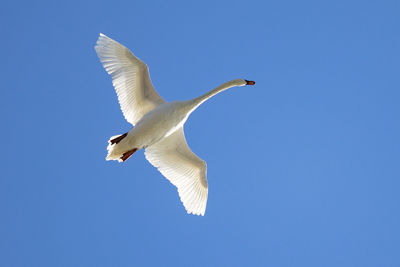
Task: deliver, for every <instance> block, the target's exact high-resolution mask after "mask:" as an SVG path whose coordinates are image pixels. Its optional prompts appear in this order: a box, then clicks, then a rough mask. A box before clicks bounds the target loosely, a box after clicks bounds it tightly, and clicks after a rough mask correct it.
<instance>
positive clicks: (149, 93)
mask: <svg viewBox="0 0 400 267" xmlns="http://www.w3.org/2000/svg"><path fill="white" fill-rule="evenodd" d="M95 49H96V52H97V55H98V56H99V59H100V61H101V63H102V64H103V67H104V68H105V69H106V71H107V72H108V74H110V75H111V77H112V82H113V85H114V88H115V91H116V92H117V95H118V100H119V104H120V106H121V110H122V113H123V114H124V117H125V119H126V120H127V121H128V122H130V123H131V124H133V125H135V124H136V123H137V122H138V121H139V120H140V119H141V118H142V117H143V115H145V114H146V113H147V112H149V111H151V110H153V109H154V108H155V107H157V106H158V105H160V104H162V103H164V102H165V101H164V99H162V98H161V96H160V95H159V94H158V93H157V92H156V91H155V90H154V87H153V85H152V84H151V80H150V75H149V69H148V67H147V65H146V64H145V63H144V62H143V61H141V60H140V59H138V58H137V57H135V56H134V55H133V54H132V53H131V52H130V51H129V50H128V49H127V48H126V47H125V46H123V45H121V44H120V43H118V42H117V41H114V40H113V39H111V38H109V37H107V36H105V35H104V34H102V33H100V36H99V39H98V40H97V43H96V46H95Z"/></svg>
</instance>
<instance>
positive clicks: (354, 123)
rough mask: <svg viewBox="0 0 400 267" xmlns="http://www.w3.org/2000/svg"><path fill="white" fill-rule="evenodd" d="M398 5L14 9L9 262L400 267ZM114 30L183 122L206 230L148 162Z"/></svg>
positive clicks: (2, 208) (4, 217)
mask: <svg viewBox="0 0 400 267" xmlns="http://www.w3.org/2000/svg"><path fill="white" fill-rule="evenodd" d="M399 11H400V4H399V2H398V1H201V2H189V1H182V2H174V1H156V2H155V1H112V2H110V1H83V2H81V1H63V2H55V1H48V2H45V1H22V2H17V1H3V3H2V8H1V9H0V23H1V25H3V27H2V28H1V30H0V31H1V35H2V41H1V42H0V48H1V51H3V53H2V59H3V64H1V65H0V71H1V74H2V76H1V77H2V86H1V87H2V90H0V94H1V95H0V101H1V105H0V114H1V120H2V124H3V128H2V129H3V130H2V131H1V134H0V135H1V140H3V142H2V148H3V153H2V154H1V156H0V159H1V169H2V171H1V178H0V213H1V215H0V254H1V256H0V265H1V266H41V267H43V266H52V267H53V266H307V267H310V266H342V267H343V266H400V256H399V251H400V230H399V225H400V214H399V203H400V196H399V188H400V181H399V178H400V167H399V166H400V165H399V159H400V155H399V151H400V142H399V136H400V126H399V115H400V108H399V99H400V90H399V89H400V80H399V69H400V66H399V62H400V52H399V46H400V35H399V30H400V17H399ZM100 32H103V33H105V34H107V35H108V36H110V37H111V38H114V39H116V40H118V41H119V42H121V43H123V44H124V45H126V46H127V47H129V48H130V49H131V50H132V51H133V52H134V53H135V54H136V55H137V56H138V57H140V58H141V59H142V60H144V61H145V62H146V63H147V64H148V65H149V67H150V74H151V77H152V81H153V84H154V87H155V88H156V89H157V90H158V92H159V93H160V95H162V96H163V97H164V98H165V99H166V100H177V99H189V98H193V97H196V96H198V95H200V94H203V93H204V92H206V91H207V90H210V89H212V88H214V87H216V86H217V85H219V84H221V83H223V82H225V81H228V80H231V79H235V78H245V79H251V80H255V81H256V82H257V84H256V86H254V87H241V88H232V89H230V90H229V91H227V92H224V93H222V94H220V95H218V96H216V97H215V98H213V99H212V100H210V101H208V102H207V103H205V104H204V105H203V106H201V107H200V108H199V109H198V110H196V111H195V112H194V113H193V114H192V115H191V117H190V118H189V120H188V122H187V123H186V125H185V132H186V137H187V140H188V143H189V145H190V147H191V149H192V150H193V151H194V152H195V153H196V154H197V155H199V156H200V157H201V158H203V159H204V160H206V162H207V164H208V182H209V199H208V207H207V211H206V216H205V217H198V216H193V215H187V214H186V212H185V210H184V208H183V206H182V205H181V203H180V201H179V198H178V194H177V192H176V190H175V188H174V186H173V185H171V184H170V183H169V182H168V181H167V180H166V179H164V178H163V176H162V175H161V174H160V173H158V171H157V170H156V169H155V168H153V167H152V166H151V165H150V164H149V163H148V162H147V161H146V160H145V158H144V156H143V152H142V151H141V152H137V153H136V154H135V155H134V156H133V157H132V158H131V159H129V160H128V161H127V162H126V163H124V164H118V163H116V162H106V161H105V155H106V145H107V143H106V142H107V140H108V138H109V137H110V136H111V135H114V134H118V133H123V132H125V131H127V130H128V129H129V127H130V125H129V124H128V123H127V122H126V121H125V120H124V118H123V116H122V113H121V112H120V109H119V106H118V102H117V98H116V95H115V92H114V89H113V87H112V84H111V80H110V78H109V77H108V75H107V74H106V72H105V71H104V70H103V68H102V66H101V64H100V63H99V60H98V59H97V56H96V54H95V51H94V48H93V47H94V45H95V42H96V39H97V37H98V34H99V33H100Z"/></svg>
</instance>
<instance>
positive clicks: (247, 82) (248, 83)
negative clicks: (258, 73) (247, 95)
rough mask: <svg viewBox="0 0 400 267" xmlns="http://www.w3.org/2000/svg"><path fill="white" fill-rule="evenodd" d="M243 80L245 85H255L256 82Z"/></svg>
mask: <svg viewBox="0 0 400 267" xmlns="http://www.w3.org/2000/svg"><path fill="white" fill-rule="evenodd" d="M245 81H246V85H255V84H256V82H255V81H248V80H245Z"/></svg>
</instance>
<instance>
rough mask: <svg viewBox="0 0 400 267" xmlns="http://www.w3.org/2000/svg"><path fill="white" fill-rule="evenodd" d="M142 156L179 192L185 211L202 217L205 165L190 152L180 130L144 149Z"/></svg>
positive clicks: (206, 194) (205, 182)
mask: <svg viewBox="0 0 400 267" xmlns="http://www.w3.org/2000/svg"><path fill="white" fill-rule="evenodd" d="M145 156H146V159H147V160H148V161H149V162H150V163H151V164H152V165H153V166H154V167H156V168H157V169H158V170H159V171H160V172H161V173H162V174H163V175H164V176H165V177H166V178H167V179H168V180H169V181H170V182H171V183H172V184H173V185H175V186H176V187H177V188H178V193H179V197H180V198H181V201H182V203H183V205H184V206H185V209H186V211H187V212H188V213H193V214H196V215H203V216H204V213H205V211H206V205H207V197H208V184H207V165H206V162H205V161H204V160H202V159H200V158H199V157H198V156H196V155H195V154H194V153H193V152H192V151H191V150H190V148H189V146H188V145H187V143H186V139H185V134H184V132H183V128H182V127H181V128H180V129H178V130H177V131H176V132H174V133H173V134H171V135H170V136H168V137H166V138H164V139H162V140H161V141H159V142H157V143H156V144H154V145H152V146H150V147H148V148H146V151H145Z"/></svg>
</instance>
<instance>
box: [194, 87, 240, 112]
mask: <svg viewBox="0 0 400 267" xmlns="http://www.w3.org/2000/svg"><path fill="white" fill-rule="evenodd" d="M237 85H238V84H237V80H233V81H229V82H226V83H224V84H221V85H220V86H218V87H216V88H214V89H212V90H211V91H209V92H207V93H205V94H204V95H201V96H199V97H196V98H194V99H192V100H190V101H189V102H190V111H189V114H190V113H192V112H193V111H194V110H195V109H196V108H198V107H199V106H200V105H201V104H203V103H204V102H205V101H206V100H208V99H210V98H211V97H213V96H215V95H216V94H218V93H220V92H222V91H225V90H226V89H229V88H231V87H234V86H237Z"/></svg>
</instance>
